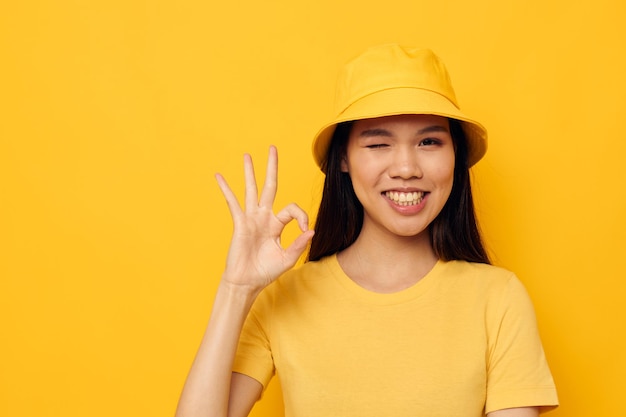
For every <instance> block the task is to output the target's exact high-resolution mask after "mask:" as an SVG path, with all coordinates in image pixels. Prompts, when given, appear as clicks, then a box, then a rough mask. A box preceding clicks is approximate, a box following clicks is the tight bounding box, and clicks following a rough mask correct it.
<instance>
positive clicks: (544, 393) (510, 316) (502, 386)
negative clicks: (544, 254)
mask: <svg viewBox="0 0 626 417" xmlns="http://www.w3.org/2000/svg"><path fill="white" fill-rule="evenodd" d="M493 313H494V314H493V316H492V317H491V318H490V319H489V356H488V362H487V401H486V405H485V413H489V412H492V411H496V410H501V409H505V408H513V407H532V406H535V407H541V410H542V411H545V410H548V409H551V408H554V407H556V406H557V405H558V398H557V393H556V388H555V385H554V381H553V379H552V375H551V373H550V369H549V367H548V364H547V361H546V358H545V354H544V351H543V347H542V345H541V339H540V337H539V331H538V329H537V321H536V317H535V312H534V308H533V305H532V302H531V300H530V297H529V296H528V294H527V292H526V290H525V288H524V286H523V285H522V283H521V282H520V281H519V280H518V279H517V278H516V277H515V276H512V277H511V279H509V281H508V283H507V286H506V287H505V288H504V290H503V292H502V294H501V297H500V299H499V300H498V301H497V302H496V303H494V308H493Z"/></svg>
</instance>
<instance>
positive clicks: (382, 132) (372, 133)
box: [359, 125, 449, 138]
mask: <svg viewBox="0 0 626 417" xmlns="http://www.w3.org/2000/svg"><path fill="white" fill-rule="evenodd" d="M435 132H449V129H448V128H447V127H445V126H441V125H432V126H427V127H425V128H423V129H420V130H418V131H417V134H418V135H424V134H426V133H435ZM359 136H360V137H362V138H370V137H376V136H383V137H391V136H393V135H392V134H391V132H390V131H388V130H387V129H382V128H372V129H365V130H363V131H362V132H361V133H359Z"/></svg>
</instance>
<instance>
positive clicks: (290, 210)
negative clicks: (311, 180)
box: [276, 203, 309, 232]
mask: <svg viewBox="0 0 626 417" xmlns="http://www.w3.org/2000/svg"><path fill="white" fill-rule="evenodd" d="M276 218H277V219H278V221H280V222H281V223H282V224H283V225H287V223H289V222H290V221H292V220H296V221H297V222H298V227H300V230H302V231H303V232H305V231H307V230H309V216H308V215H307V214H306V211H304V210H302V209H301V208H300V207H299V206H298V205H297V204H295V203H291V204H289V205H288V206H287V207H285V208H284V209H282V210H281V211H279V212H278V213H276Z"/></svg>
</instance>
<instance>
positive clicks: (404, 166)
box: [389, 149, 424, 179]
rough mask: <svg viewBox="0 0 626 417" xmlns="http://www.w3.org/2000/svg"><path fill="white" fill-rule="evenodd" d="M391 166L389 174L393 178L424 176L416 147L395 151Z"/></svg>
mask: <svg viewBox="0 0 626 417" xmlns="http://www.w3.org/2000/svg"><path fill="white" fill-rule="evenodd" d="M391 162H392V163H391V166H390V167H389V175H390V176H391V177H392V178H402V179H411V178H422V176H423V175H424V173H423V172H422V169H421V166H420V163H419V157H418V155H417V152H416V151H415V150H414V149H410V150H409V149H398V150H397V151H396V152H394V155H393V160H392V161H391Z"/></svg>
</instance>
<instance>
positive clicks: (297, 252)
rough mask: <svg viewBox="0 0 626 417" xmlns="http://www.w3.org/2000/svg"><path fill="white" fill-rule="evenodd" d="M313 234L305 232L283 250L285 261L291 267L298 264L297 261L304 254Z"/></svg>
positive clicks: (310, 231)
mask: <svg viewBox="0 0 626 417" xmlns="http://www.w3.org/2000/svg"><path fill="white" fill-rule="evenodd" d="M314 234H315V232H314V231H313V230H307V231H306V232H304V233H302V234H301V235H300V236H298V237H297V238H296V240H294V241H293V242H292V243H291V245H289V247H287V248H286V249H285V252H284V253H285V261H286V262H287V264H288V265H289V267H292V266H294V265H295V264H296V262H298V259H299V258H300V256H302V254H303V253H304V250H305V249H306V247H307V245H308V244H309V241H310V240H311V239H312V238H313V235H314Z"/></svg>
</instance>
